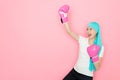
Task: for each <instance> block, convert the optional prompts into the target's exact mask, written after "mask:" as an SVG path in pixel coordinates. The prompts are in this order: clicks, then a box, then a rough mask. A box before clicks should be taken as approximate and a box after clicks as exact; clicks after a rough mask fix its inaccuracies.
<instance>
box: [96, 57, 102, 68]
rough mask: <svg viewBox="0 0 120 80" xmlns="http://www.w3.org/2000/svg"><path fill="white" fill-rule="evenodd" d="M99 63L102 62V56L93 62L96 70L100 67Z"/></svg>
mask: <svg viewBox="0 0 120 80" xmlns="http://www.w3.org/2000/svg"><path fill="white" fill-rule="evenodd" d="M101 63H102V57H100V58H99V61H97V62H95V63H94V65H95V68H96V70H98V69H99V68H100V66H101Z"/></svg>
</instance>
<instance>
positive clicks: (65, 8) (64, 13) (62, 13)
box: [58, 5, 69, 23]
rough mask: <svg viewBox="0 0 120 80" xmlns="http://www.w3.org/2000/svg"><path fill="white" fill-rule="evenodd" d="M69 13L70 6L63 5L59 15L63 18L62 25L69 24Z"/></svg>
mask: <svg viewBox="0 0 120 80" xmlns="http://www.w3.org/2000/svg"><path fill="white" fill-rule="evenodd" d="M68 11H69V6H68V5H63V6H62V7H60V9H59V11H58V13H59V15H60V17H61V22H62V23H65V22H68V17H67V13H68Z"/></svg>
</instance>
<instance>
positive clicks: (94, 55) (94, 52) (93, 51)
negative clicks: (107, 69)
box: [87, 44, 100, 62]
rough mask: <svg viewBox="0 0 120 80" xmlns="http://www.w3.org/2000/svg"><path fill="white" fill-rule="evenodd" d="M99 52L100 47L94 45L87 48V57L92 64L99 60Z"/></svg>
mask: <svg viewBox="0 0 120 80" xmlns="http://www.w3.org/2000/svg"><path fill="white" fill-rule="evenodd" d="M99 51H100V46H98V45H95V44H93V45H91V46H89V47H88V48H87V52H88V55H89V56H90V58H91V59H92V61H93V62H97V61H98V60H99V57H98V52H99Z"/></svg>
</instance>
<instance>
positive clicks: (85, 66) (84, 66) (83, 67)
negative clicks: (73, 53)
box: [74, 36, 104, 76]
mask: <svg viewBox="0 0 120 80" xmlns="http://www.w3.org/2000/svg"><path fill="white" fill-rule="evenodd" d="M78 42H79V55H78V60H77V62H76V64H75V66H74V69H75V70H76V71H77V72H78V73H81V74H85V75H87V76H93V71H90V70H89V60H90V57H89V55H88V53H87V47H88V46H90V45H89V43H88V38H86V37H83V36H79V41H78ZM103 53H104V47H103V46H102V49H101V53H100V55H99V57H103Z"/></svg>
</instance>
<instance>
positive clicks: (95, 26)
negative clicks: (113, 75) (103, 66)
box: [88, 22, 102, 71]
mask: <svg viewBox="0 0 120 80" xmlns="http://www.w3.org/2000/svg"><path fill="white" fill-rule="evenodd" d="M88 27H90V28H93V29H94V30H95V31H96V38H95V40H94V44H96V45H99V46H100V51H99V53H98V55H99V54H100V52H101V48H102V40H101V32H100V25H99V24H98V23H97V22H90V23H89V24H88ZM89 70H90V71H93V70H94V71H96V68H95V66H94V64H93V62H92V60H91V59H90V64H89Z"/></svg>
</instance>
